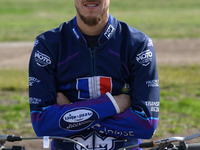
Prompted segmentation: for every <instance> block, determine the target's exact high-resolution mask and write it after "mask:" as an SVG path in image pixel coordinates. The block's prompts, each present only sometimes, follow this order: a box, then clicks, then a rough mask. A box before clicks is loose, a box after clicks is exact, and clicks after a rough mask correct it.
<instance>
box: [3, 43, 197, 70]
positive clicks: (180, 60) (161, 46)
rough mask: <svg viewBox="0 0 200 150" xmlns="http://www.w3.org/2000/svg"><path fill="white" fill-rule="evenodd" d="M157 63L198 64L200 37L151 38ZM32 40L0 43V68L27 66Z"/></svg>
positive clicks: (22, 67)
mask: <svg viewBox="0 0 200 150" xmlns="http://www.w3.org/2000/svg"><path fill="white" fill-rule="evenodd" d="M153 41H154V47H155V50H156V57H157V62H158V65H163V64H171V65H184V64H200V39H182V40H177V39H176V40H173V39H169V40H153ZM33 44H34V43H33V42H22V43H21V42H19V43H18V42H15V43H0V68H19V69H26V68H28V62H29V57H30V53H31V51H32V47H33Z"/></svg>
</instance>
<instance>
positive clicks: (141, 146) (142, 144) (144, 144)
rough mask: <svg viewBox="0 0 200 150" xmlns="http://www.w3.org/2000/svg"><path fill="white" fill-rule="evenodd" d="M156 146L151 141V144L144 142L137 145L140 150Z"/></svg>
mask: <svg viewBox="0 0 200 150" xmlns="http://www.w3.org/2000/svg"><path fill="white" fill-rule="evenodd" d="M155 146H156V144H155V142H154V141H151V142H145V143H141V144H139V147H140V148H149V147H155Z"/></svg>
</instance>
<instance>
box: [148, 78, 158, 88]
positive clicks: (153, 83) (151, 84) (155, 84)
mask: <svg viewBox="0 0 200 150" xmlns="http://www.w3.org/2000/svg"><path fill="white" fill-rule="evenodd" d="M146 85H147V86H148V87H159V80H150V81H146Z"/></svg>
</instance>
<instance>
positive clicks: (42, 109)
mask: <svg viewBox="0 0 200 150" xmlns="http://www.w3.org/2000/svg"><path fill="white" fill-rule="evenodd" d="M51 43H52V42H51ZM50 49H51V46H50V45H48V44H44V41H43V38H41V39H40V38H37V40H36V42H35V45H34V48H33V51H32V54H31V58H30V62H29V104H30V112H31V121H32V125H33V128H34V131H35V133H36V134H37V136H52V135H53V136H64V137H67V136H70V135H73V134H76V133H78V132H81V131H83V130H85V129H87V128H89V127H91V126H93V125H94V124H97V123H99V122H100V121H101V120H102V119H104V118H107V117H110V116H113V115H115V114H116V113H117V109H116V106H115V102H113V100H112V99H110V98H109V97H110V94H108V93H107V94H104V95H102V96H101V97H99V98H97V99H90V100H85V101H81V102H77V103H74V104H70V105H57V101H56V100H57V96H56V94H57V91H56V57H57V56H56V53H54V52H53V51H52V50H51V51H50ZM105 108H108V109H107V111H102V109H105Z"/></svg>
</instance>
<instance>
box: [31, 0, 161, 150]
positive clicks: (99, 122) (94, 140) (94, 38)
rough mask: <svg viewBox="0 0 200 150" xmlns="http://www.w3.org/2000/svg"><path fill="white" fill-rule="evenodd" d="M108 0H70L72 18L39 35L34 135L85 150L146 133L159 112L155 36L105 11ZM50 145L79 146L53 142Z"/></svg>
mask: <svg viewBox="0 0 200 150" xmlns="http://www.w3.org/2000/svg"><path fill="white" fill-rule="evenodd" d="M109 5H110V0H75V6H76V10H77V14H76V17H75V18H73V19H72V20H71V21H69V22H65V23H63V24H61V25H60V27H58V28H56V29H52V30H50V31H47V32H45V33H42V34H41V35H39V36H38V37H37V39H36V42H35V45H34V49H33V52H32V55H31V59H30V66H29V101H30V110H31V120H32V124H33V128H34V130H35V132H36V134H37V135H38V136H63V137H68V138H71V139H74V140H77V141H78V142H80V143H82V144H84V145H85V146H86V147H87V148H88V149H89V150H116V149H118V148H121V147H124V146H128V145H133V144H138V142H140V138H144V139H147V138H151V137H152V135H153V133H154V131H155V129H156V126H157V123H158V111H159V83H158V75H157V67H156V58H155V52H154V48H153V43H152V40H151V39H150V38H149V37H148V36H147V35H145V34H144V33H142V32H140V31H138V30H137V29H134V28H132V27H130V26H128V25H127V24H126V23H123V22H119V21H117V20H116V19H115V18H114V17H113V16H111V15H110V14H109ZM52 149H53V150H56V149H57V150H58V149H59V150H60V149H62V150H78V149H81V148H80V146H78V145H76V144H74V143H71V142H67V141H62V140H53V141H52Z"/></svg>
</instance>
